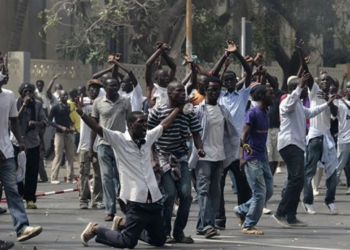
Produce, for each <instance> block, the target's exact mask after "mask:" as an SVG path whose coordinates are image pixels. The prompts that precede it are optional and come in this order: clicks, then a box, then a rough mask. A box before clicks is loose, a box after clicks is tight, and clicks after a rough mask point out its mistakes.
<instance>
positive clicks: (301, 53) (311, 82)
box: [296, 39, 314, 90]
mask: <svg viewBox="0 0 350 250" xmlns="http://www.w3.org/2000/svg"><path fill="white" fill-rule="evenodd" d="M303 44H304V42H303V40H301V39H300V40H299V42H297V41H296V47H297V49H298V52H299V56H300V65H301V67H302V68H303V70H302V72H305V73H309V74H310V71H309V67H308V66H307V63H306V60H305V56H304V51H303V48H302V46H303ZM310 75H311V74H310ZM313 85H314V78H313V77H312V75H311V78H310V79H309V81H308V88H309V89H310V90H311V89H312V86H313Z"/></svg>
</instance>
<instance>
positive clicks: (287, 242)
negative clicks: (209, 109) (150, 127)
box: [0, 169, 350, 250]
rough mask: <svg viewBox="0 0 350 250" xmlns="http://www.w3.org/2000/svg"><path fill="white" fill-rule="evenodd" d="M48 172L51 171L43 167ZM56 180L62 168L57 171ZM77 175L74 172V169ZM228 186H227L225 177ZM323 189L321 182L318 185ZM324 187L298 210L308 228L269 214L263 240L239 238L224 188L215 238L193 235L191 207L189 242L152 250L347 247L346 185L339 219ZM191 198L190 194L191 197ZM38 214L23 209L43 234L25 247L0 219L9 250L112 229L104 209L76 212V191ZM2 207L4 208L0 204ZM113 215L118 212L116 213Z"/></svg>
mask: <svg viewBox="0 0 350 250" xmlns="http://www.w3.org/2000/svg"><path fill="white" fill-rule="evenodd" d="M47 171H48V173H49V172H50V171H49V169H47ZM60 172H61V173H60V176H61V180H63V178H62V177H63V175H64V174H65V170H61V171H60ZM75 172H76V173H78V169H76V171H75ZM284 178H285V174H284V173H283V174H277V175H276V176H275V184H277V187H275V192H274V195H273V197H272V198H271V200H270V201H269V202H268V208H270V209H271V210H272V211H275V210H276V208H277V205H278V202H279V200H280V193H281V188H282V184H283V181H284ZM227 183H230V181H229V179H228V180H227ZM322 184H323V185H324V181H322ZM75 187H76V184H60V185H51V184H50V183H40V184H39V186H38V193H41V192H47V191H57V190H63V189H67V188H75ZM325 191H326V190H325V188H322V189H321V195H320V196H317V197H316V198H315V204H314V205H315V209H316V211H317V214H316V215H307V214H306V213H305V211H304V210H303V209H302V207H301V206H299V211H298V213H299V214H298V218H299V219H300V220H302V221H306V222H307V223H308V224H309V226H308V227H305V228H299V229H284V228H281V227H279V226H278V225H277V223H276V222H275V221H274V220H273V219H272V218H270V216H269V215H263V216H262V218H261V220H260V221H259V223H258V225H257V228H258V229H261V230H263V231H264V232H265V235H262V236H251V235H244V234H242V233H241V231H240V228H239V227H238V225H237V220H236V217H235V216H234V214H233V212H232V209H233V207H234V206H235V205H236V203H237V202H236V196H235V195H234V194H233V192H232V189H231V186H230V185H227V186H226V190H225V197H226V200H227V202H226V210H227V216H228V221H227V229H226V230H224V231H220V236H217V237H215V238H213V239H208V240H207V239H205V238H204V237H203V236H197V235H196V233H195V225H196V221H197V215H198V204H196V203H193V204H192V206H191V213H190V218H189V222H188V225H187V228H186V234H187V235H192V237H193V238H194V240H195V243H194V244H191V245H185V244H173V245H166V246H164V247H162V248H156V249H201V250H202V249H237V250H238V249H245V250H258V249H270V250H284V249H313V250H330V249H344V250H345V249H350V237H349V236H350V220H349V218H350V211H349V210H350V203H349V200H350V196H346V195H345V191H346V189H345V187H338V189H337V196H336V205H337V207H338V210H339V214H338V215H331V214H330V213H329V210H328V208H327V207H326V206H324V204H323V200H324V193H325ZM193 195H195V193H193ZM37 205H38V209H37V210H27V213H28V217H29V220H30V223H31V224H32V225H41V226H42V227H43V228H44V231H43V232H42V234H41V235H39V236H38V237H36V238H34V239H32V240H30V241H28V242H24V243H19V242H17V241H16V235H15V233H14V231H13V227H12V220H11V216H10V214H9V213H8V212H7V213H6V214H4V215H1V216H0V222H1V226H0V235H1V236H0V237H1V238H0V239H2V240H11V241H14V242H15V244H16V245H15V247H14V248H13V249H18V250H20V249H21V250H24V249H31V250H32V249H34V247H36V248H37V249H38V250H44V249H45V250H46V249H53V250H56V249H57V250H59V249H86V248H85V247H84V246H83V245H82V244H81V242H80V234H81V232H82V231H83V230H84V228H85V226H86V225H87V223H88V222H90V221H96V222H98V223H99V224H100V225H104V226H107V227H110V226H111V222H109V223H106V222H104V220H103V218H104V216H105V212H104V211H103V210H91V209H89V210H80V209H79V201H78V193H77V192H71V193H64V194H56V195H51V196H45V197H41V198H38V201H37ZM1 206H2V207H4V208H6V207H7V206H6V204H1ZM118 214H121V213H120V212H118ZM89 245H90V246H89V247H88V249H91V250H93V249H107V248H109V247H107V246H103V245H100V244H98V243H95V242H94V240H91V241H90V244H89ZM136 248H139V249H155V248H152V247H150V246H148V245H147V244H144V243H142V242H139V244H138V245H137V247H136Z"/></svg>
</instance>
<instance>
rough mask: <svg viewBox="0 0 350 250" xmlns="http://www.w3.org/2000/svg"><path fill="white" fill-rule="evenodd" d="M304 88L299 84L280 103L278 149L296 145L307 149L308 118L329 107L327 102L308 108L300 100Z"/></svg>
mask: <svg viewBox="0 0 350 250" xmlns="http://www.w3.org/2000/svg"><path fill="white" fill-rule="evenodd" d="M302 90H303V89H302V88H300V87H299V86H298V87H297V88H296V89H295V90H294V91H293V92H292V93H291V94H290V95H288V96H287V97H286V98H285V99H284V100H283V101H282V102H281V104H280V117H281V125H280V132H279V133H278V142H277V149H278V150H281V149H283V148H284V147H286V146H288V145H295V146H297V147H298V148H300V149H302V150H303V151H305V145H306V119H310V118H312V117H315V116H316V115H318V114H320V113H321V112H322V111H324V110H326V109H327V103H324V104H322V105H319V106H316V107H314V108H310V109H307V108H305V107H304V106H303V104H302V102H301V100H300V94H301V92H302Z"/></svg>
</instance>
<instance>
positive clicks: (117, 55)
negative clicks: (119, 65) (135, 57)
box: [114, 53, 122, 62]
mask: <svg viewBox="0 0 350 250" xmlns="http://www.w3.org/2000/svg"><path fill="white" fill-rule="evenodd" d="M120 58H122V53H117V54H115V56H114V59H115V60H117V61H118V62H119V60H120Z"/></svg>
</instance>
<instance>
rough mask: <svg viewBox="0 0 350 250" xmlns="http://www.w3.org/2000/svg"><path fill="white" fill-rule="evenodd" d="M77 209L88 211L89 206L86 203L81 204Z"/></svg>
mask: <svg viewBox="0 0 350 250" xmlns="http://www.w3.org/2000/svg"><path fill="white" fill-rule="evenodd" d="M79 207H80V209H88V208H89V205H88V204H87V203H86V202H82V203H80V205H79Z"/></svg>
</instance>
